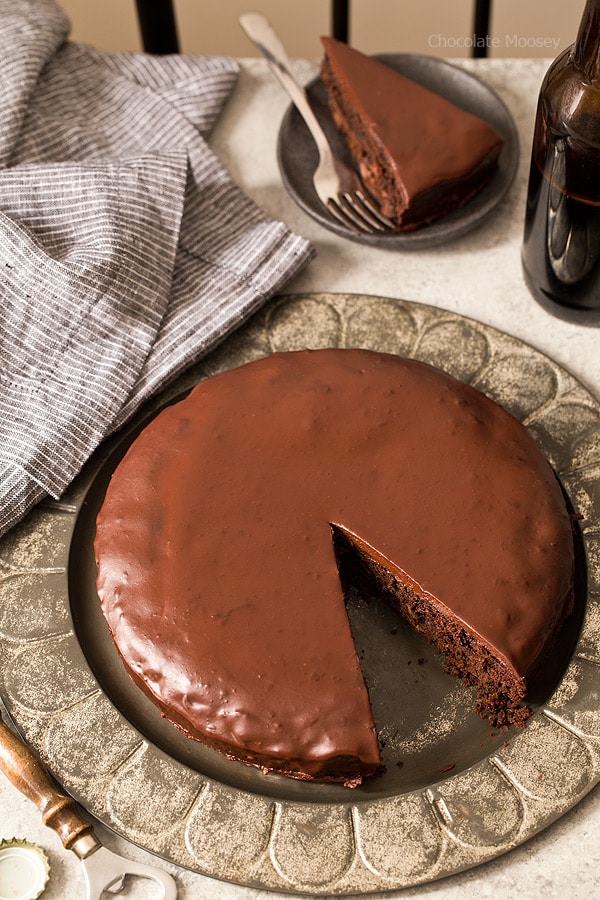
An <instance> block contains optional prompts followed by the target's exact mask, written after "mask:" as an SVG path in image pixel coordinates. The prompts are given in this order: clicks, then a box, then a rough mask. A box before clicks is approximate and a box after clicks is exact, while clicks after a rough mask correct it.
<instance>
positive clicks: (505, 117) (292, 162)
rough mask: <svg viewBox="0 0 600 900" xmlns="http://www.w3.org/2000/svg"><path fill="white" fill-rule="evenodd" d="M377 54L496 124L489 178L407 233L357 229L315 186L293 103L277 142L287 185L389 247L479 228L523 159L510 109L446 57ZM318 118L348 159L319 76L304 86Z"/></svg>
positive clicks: (311, 211) (338, 228) (345, 233)
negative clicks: (499, 142) (496, 149)
mask: <svg viewBox="0 0 600 900" xmlns="http://www.w3.org/2000/svg"><path fill="white" fill-rule="evenodd" d="M376 59H379V60H381V62H383V63H385V64H386V65H388V66H390V68H392V69H395V70H396V71H397V72H400V73H401V74H402V75H406V76H407V77H408V78H412V79H413V81H416V82H418V83H419V84H421V85H423V86H424V87H426V88H429V89H430V90H432V91H434V92H435V93H437V94H440V95H441V96H442V97H445V98H446V99H447V100H450V101H452V103H455V104H456V105H457V106H460V107H461V108H462V109H465V110H466V111H467V112H470V113H474V114H475V115H477V116H480V118H482V119H484V120H485V121H486V122H488V123H489V124H490V125H492V126H493V127H494V128H495V129H496V131H497V132H498V133H499V134H500V135H501V137H502V138H503V139H504V146H503V148H502V152H501V154H500V159H499V163H498V169H497V171H496V174H495V175H494V177H493V179H492V180H491V182H490V183H489V184H488V185H487V186H486V187H485V188H484V189H483V190H482V191H481V192H480V193H479V194H477V196H475V197H474V198H473V199H472V200H471V201H470V202H469V203H467V204H466V205H465V206H464V207H463V208H462V209H458V210H455V211H454V212H452V213H448V215H446V216H444V217H443V218H441V219H438V220H437V221H436V222H432V223H431V224H430V225H426V226H424V227H423V228H420V229H417V230H416V231H411V232H408V233H406V234H377V235H359V234H356V233H354V232H351V231H349V230H348V229H346V228H344V227H343V226H342V225H340V224H339V222H337V220H336V219H334V218H333V216H331V215H330V214H329V213H328V212H327V210H326V209H325V208H324V206H323V204H322V203H321V201H320V200H319V198H318V197H317V194H316V192H315V189H314V186H313V181H312V179H313V174H314V172H315V169H316V167H317V163H318V154H317V148H316V145H315V143H314V141H313V139H312V137H311V134H310V132H309V130H308V128H307V127H306V125H305V123H304V120H303V119H302V117H301V115H300V113H299V112H298V110H297V109H296V107H295V106H293V105H292V106H290V107H289V108H288V110H287V112H286V113H285V116H284V118H283V121H282V123H281V128H280V130H279V140H278V146H277V159H278V162H279V169H280V172H281V177H282V179H283V183H284V186H285V188H286V190H287V191H288V192H289V194H290V195H291V196H292V198H293V199H294V200H295V201H296V203H297V204H298V205H299V206H300V207H301V208H302V209H303V210H304V211H305V212H306V213H308V215H309V216H311V217H312V218H313V219H316V221H317V222H319V223H320V224H321V225H323V226H324V227H325V228H328V229H329V230H330V231H333V232H335V233H336V234H338V235H340V237H346V238H350V239H352V240H356V241H359V242H360V243H363V244H372V245H375V246H379V247H386V248H389V249H391V250H395V249H402V250H405V249H410V248H419V247H432V246H435V245H436V244H442V243H445V242H447V241H449V240H451V239H452V238H456V237H459V236H461V235H463V234H466V233H467V232H469V231H471V230H472V229H474V228H476V227H477V226H478V225H479V224H480V223H481V222H482V221H483V220H484V219H485V218H486V217H487V216H488V215H489V214H490V213H491V212H492V211H493V210H494V209H495V208H496V206H497V205H498V204H499V203H500V201H501V200H502V198H503V197H504V195H505V194H506V192H507V191H508V189H509V187H510V186H511V184H512V182H513V179H514V177H515V173H516V171H517V165H518V162H519V136H518V132H517V128H516V125H515V122H514V119H513V117H512V115H511V114H510V112H509V110H508V109H507V107H506V105H505V104H504V103H503V101H502V100H501V99H500V98H499V97H498V95H497V94H496V93H495V92H494V91H493V90H492V89H491V88H490V87H488V86H487V85H486V84H484V83H483V82H482V81H480V80H479V78H476V77H475V76H474V75H471V74H470V73H469V72H466V71H465V70H464V69H460V68H458V67H457V66H455V65H452V64H451V63H448V62H446V61H445V60H441V59H436V58H435V57H432V56H419V55H414V54H409V53H400V54H395V53H394V54H381V55H377V56H376ZM306 93H307V95H308V98H309V100H310V102H311V105H312V107H313V110H314V112H315V115H316V117H317V119H318V120H319V122H320V124H321V126H322V127H323V130H324V131H325V133H326V135H327V137H328V138H329V141H330V143H331V145H332V147H333V149H334V151H335V152H336V153H337V155H339V156H340V157H341V158H342V159H344V160H345V161H346V162H347V163H349V164H351V163H352V161H351V157H350V154H349V152H348V148H347V146H346V142H345V141H344V139H343V137H342V136H341V134H340V133H339V132H338V130H337V128H336V127H335V125H334V124H333V120H332V118H331V115H330V113H329V109H328V106H327V93H326V90H325V86H324V84H323V83H322V81H321V79H320V78H315V79H314V80H313V81H311V82H310V84H309V85H308V86H307V87H306Z"/></svg>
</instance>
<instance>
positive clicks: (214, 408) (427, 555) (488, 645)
mask: <svg viewBox="0 0 600 900" xmlns="http://www.w3.org/2000/svg"><path fill="white" fill-rule="evenodd" d="M95 552H96V558H97V564H98V581H97V585H98V593H99V596H100V600H101V605H102V610H103V613H104V616H105V617H106V620H107V622H108V625H109V628H110V631H111V634H112V637H113V639H114V642H115V644H116V647H117V649H118V651H119V653H120V654H121V657H122V659H123V662H124V664H125V666H126V668H127V671H128V672H129V673H130V675H131V676H132V678H133V679H134V680H135V681H136V683H137V684H138V685H139V686H140V688H141V689H142V690H143V691H144V692H145V693H146V694H147V695H148V696H150V697H151V699H152V700H153V701H154V702H155V703H156V704H157V706H158V707H159V709H160V710H161V712H162V714H163V715H164V716H166V717H167V718H168V719H170V720H171V721H172V722H173V723H174V724H175V725H176V726H177V727H178V728H180V729H181V730H182V731H183V732H184V733H185V734H187V735H189V736H190V737H192V738H195V739H196V740H198V741H201V742H202V743H204V744H206V745H208V746H209V747H212V748H215V749H217V750H220V751H221V752H223V753H225V754H227V755H228V756H230V757H231V758H233V759H236V760H243V761H244V762H246V763H250V764H253V765H257V766H259V767H261V768H263V769H264V770H265V771H272V770H274V771H277V772H283V773H285V774H287V775H292V776H294V777H297V778H304V779H310V780H317V781H327V780H332V781H343V782H344V783H346V784H348V785H354V784H357V783H359V782H360V780H361V778H363V777H364V776H368V775H371V774H373V773H374V772H376V771H377V769H378V766H379V764H380V756H379V750H378V741H377V734H376V730H375V724H374V722H373V719H372V715H371V710H370V704H369V697H368V690H367V686H365V683H364V680H363V676H362V673H361V668H360V664H359V661H358V658H357V654H356V650H355V647H354V644H353V639H352V634H351V631H350V626H349V622H348V618H347V612H346V608H345V603H344V594H343V587H342V584H341V582H340V576H339V571H338V566H339V565H340V564H341V563H343V562H344V561H348V560H351V562H352V567H353V569H355V570H356V571H357V572H359V573H360V574H361V576H365V577H367V578H369V579H374V580H375V582H376V584H377V585H378V587H379V588H380V589H381V590H382V591H383V593H384V594H385V596H386V597H387V599H388V600H389V602H390V603H391V604H392V605H393V606H394V608H396V609H397V610H398V612H399V614H400V616H402V617H404V618H405V619H406V621H407V622H408V623H409V624H410V625H411V626H412V627H414V628H416V629H417V630H418V631H420V632H421V633H422V634H424V635H425V637H426V638H427V639H428V640H430V641H431V642H432V643H433V644H434V645H435V646H436V647H437V648H438V649H439V650H440V651H441V652H442V653H443V654H444V655H445V657H446V660H447V665H448V667H449V668H450V670H451V671H453V672H455V673H456V674H457V675H459V676H461V677H462V678H465V679H466V680H467V682H469V683H472V684H475V685H476V686H477V690H478V701H477V702H478V706H479V710H480V712H481V713H482V715H484V716H487V717H489V719H490V720H491V721H492V722H493V723H494V724H495V725H506V724H509V723H515V724H517V725H519V724H522V723H523V722H524V720H525V718H526V717H527V715H528V711H527V709H526V708H525V707H524V705H523V703H524V700H525V694H526V689H527V677H528V673H529V672H530V671H531V670H532V667H533V666H534V665H535V664H536V661H537V660H538V659H539V657H540V654H542V653H543V652H544V650H545V648H547V646H548V645H549V642H551V641H552V639H553V637H554V635H555V633H556V630H557V629H558V627H559V626H560V625H561V623H562V622H563V620H564V618H565V616H566V615H567V614H568V612H569V611H570V609H571V605H572V581H573V534H572V527H571V520H570V517H569V515H568V512H567V510H566V508H565V503H564V500H563V495H562V492H561V488H560V486H559V484H558V482H557V480H556V478H555V476H554V473H553V471H552V469H551V468H550V466H549V464H548V463H547V462H546V460H545V458H544V457H543V455H542V453H541V452H540V450H539V449H538V447H537V445H536V443H535V442H534V441H533V439H532V438H531V437H530V436H529V435H528V433H527V431H526V430H525V429H524V428H523V426H522V425H521V424H520V423H519V422H517V420H516V419H514V418H513V417H512V416H510V415H509V414H508V413H507V412H506V411H505V410H503V409H502V408H501V407H500V406H498V405H497V404H496V403H494V402H493V401H491V400H490V399H488V398H487V397H485V396H484V395H483V394H482V393H480V392H478V391H476V390H475V389H473V388H471V387H469V386H467V385H465V384H463V383H461V382H459V381H457V380H455V379H454V378H452V377H450V376H448V375H446V374H444V373H442V372H441V371H439V370H437V369H435V368H433V367H431V366H429V365H426V364H424V363H421V362H417V361H414V360H407V359H402V358H400V357H397V356H393V355H387V354H379V353H375V352H372V351H367V350H358V349H357V350H337V349H331V350H314V351H296V352H287V353H274V354H272V355H270V356H268V357H266V358H264V359H261V360H259V361H256V362H253V363H250V364H247V365H245V366H241V367H239V368H236V369H232V370H229V371H226V372H223V373H221V374H219V375H216V376H214V377H212V378H210V379H208V380H206V381H204V382H202V383H200V384H199V385H198V386H197V387H196V388H195V389H194V390H193V391H192V392H191V393H190V394H189V395H188V396H187V397H186V398H185V399H183V400H181V401H180V402H178V403H175V404H174V405H172V406H170V407H167V408H166V409H164V410H163V411H162V412H160V413H159V414H158V416H157V417H156V418H155V419H154V420H153V421H152V422H151V423H150V424H149V425H147V426H146V428H145V429H144V430H143V431H142V432H141V434H140V435H139V437H137V438H136V440H135V441H134V442H133V443H132V445H131V447H130V448H129V449H128V451H127V453H126V455H125V456H124V458H123V459H122V461H121V462H120V463H119V464H118V466H117V467H116V469H115V471H114V474H113V476H112V479H111V481H110V484H109V486H108V489H107V491H106V496H105V499H104V502H103V505H102V508H101V510H100V512H99V515H98V517H97V534H96V539H95ZM344 569H346V567H345V566H344Z"/></svg>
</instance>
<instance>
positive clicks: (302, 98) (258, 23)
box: [240, 13, 330, 155]
mask: <svg viewBox="0 0 600 900" xmlns="http://www.w3.org/2000/svg"><path fill="white" fill-rule="evenodd" d="M240 25H241V26H242V28H243V30H244V31H245V32H246V34H247V36H248V37H249V38H250V40H251V41H252V43H253V44H254V46H255V47H256V48H257V50H259V51H260V52H261V53H262V55H263V56H264V57H265V59H266V60H267V62H268V63H269V66H270V68H271V70H272V72H273V74H274V75H275V77H276V78H277V80H278V81H279V83H280V84H281V86H282V87H283V88H284V90H285V91H287V93H288V95H289V97H290V99H291V100H292V102H293V103H294V105H295V106H296V109H297V110H298V112H299V113H300V115H301V116H302V118H303V119H304V121H305V122H306V125H307V127H308V129H309V131H310V133H311V134H312V136H313V138H314V141H315V143H316V145H317V149H318V150H319V155H320V154H321V152H323V151H325V152H330V147H329V141H328V140H327V137H326V135H325V132H324V131H323V129H322V128H321V126H320V124H319V121H318V119H317V117H316V116H315V114H314V112H313V109H312V107H311V105H310V103H309V101H308V97H307V96H306V92H305V90H304V88H303V86H302V85H301V84H300V82H299V81H298V79H297V77H296V75H295V74H294V71H293V69H292V66H291V63H290V61H289V58H288V55H287V53H286V52H285V49H284V47H283V44H282V43H281V41H280V40H279V38H278V36H277V34H276V33H275V30H274V28H273V26H272V25H271V23H270V22H269V20H268V19H267V18H266V17H265V16H263V15H262V13H245V14H244V15H243V16H240Z"/></svg>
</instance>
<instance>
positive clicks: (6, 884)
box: [0, 838, 50, 900]
mask: <svg viewBox="0 0 600 900" xmlns="http://www.w3.org/2000/svg"><path fill="white" fill-rule="evenodd" d="M49 872H50V865H49V863H48V858H47V856H46V854H45V853H44V851H43V850H40V848H39V847H37V846H36V845H35V844H30V843H29V841H22V840H19V839H18V838H11V840H4V841H0V900H36V897H39V896H40V894H41V893H42V892H43V891H44V889H45V887H46V884H47V883H48V873H49Z"/></svg>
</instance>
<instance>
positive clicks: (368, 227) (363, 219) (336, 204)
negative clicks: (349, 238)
mask: <svg viewBox="0 0 600 900" xmlns="http://www.w3.org/2000/svg"><path fill="white" fill-rule="evenodd" d="M327 208H328V210H329V212H330V213H331V214H332V215H333V216H335V218H336V219H337V220H338V221H339V222H340V223H341V224H342V225H344V226H345V227H346V228H352V229H354V230H356V229H358V231H359V232H362V233H364V234H376V233H384V232H388V231H394V229H395V226H394V223H393V222H392V221H391V220H390V219H388V218H387V216H384V215H383V213H382V212H381V211H380V210H379V209H377V207H376V206H375V205H374V204H373V203H372V201H371V200H369V198H368V197H366V196H365V194H364V193H363V192H362V191H360V190H357V191H355V192H353V193H348V192H346V193H343V194H340V195H339V196H338V197H337V198H333V197H331V198H330V199H329V200H328V202H327Z"/></svg>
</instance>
